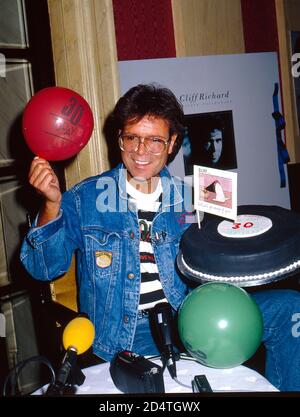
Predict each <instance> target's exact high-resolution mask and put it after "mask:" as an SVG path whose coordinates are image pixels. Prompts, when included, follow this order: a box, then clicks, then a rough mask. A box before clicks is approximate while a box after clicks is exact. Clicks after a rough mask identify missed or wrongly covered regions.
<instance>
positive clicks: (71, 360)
mask: <svg viewBox="0 0 300 417" xmlns="http://www.w3.org/2000/svg"><path fill="white" fill-rule="evenodd" d="M94 337H95V329H94V325H93V323H92V322H91V321H90V320H89V319H87V318H86V317H76V318H75V319H73V320H71V321H70V322H69V323H68V324H67V326H66V327H65V329H64V331H63V346H64V348H65V350H66V354H65V356H64V359H63V361H62V365H61V367H60V369H59V371H58V373H57V375H56V378H55V383H54V384H50V385H49V387H48V389H47V392H46V395H57V394H60V395H62V394H63V393H64V390H65V388H66V386H67V385H81V384H83V382H84V379H85V376H84V375H83V373H82V371H81V369H79V368H78V366H77V363H76V361H77V355H81V354H82V353H84V352H86V351H87V350H88V349H89V348H90V347H91V346H92V344H93V341H94ZM70 378H71V383H70Z"/></svg>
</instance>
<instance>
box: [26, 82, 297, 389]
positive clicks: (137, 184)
mask: <svg viewBox="0 0 300 417" xmlns="http://www.w3.org/2000/svg"><path fill="white" fill-rule="evenodd" d="M112 116H113V117H112V120H113V123H114V128H115V129H116V135H117V136H118V140H119V146H120V149H121V151H122V161H123V163H122V164H120V165H119V166H117V167H116V168H114V169H112V170H110V171H108V172H105V173H103V174H102V175H100V176H95V177H92V178H88V179H86V180H84V181H82V182H81V183H80V184H77V185H76V186H74V187H73V188H72V189H71V190H69V191H67V192H66V193H64V194H63V195H62V194H61V192H60V188H59V182H58V179H57V177H56V175H55V173H54V172H53V170H52V168H51V166H50V164H49V163H48V162H47V161H45V160H43V159H42V158H38V157H36V158H35V159H34V160H33V162H32V165H31V168H30V172H29V181H30V183H31V185H32V186H33V187H35V188H36V190H37V191H38V192H39V193H40V194H42V196H43V197H44V203H43V206H42V208H41V210H40V212H39V215H38V217H37V219H36V221H35V223H34V225H33V227H32V229H31V230H30V231H29V233H28V234H27V236H26V238H25V239H24V242H23V246H22V250H21V260H22V262H23V264H24V265H25V267H26V269H27V270H28V272H29V273H30V274H31V275H32V276H33V277H34V278H36V279H40V280H49V281H50V280H52V279H54V278H56V277H58V276H60V275H62V274H64V273H65V272H66V271H67V270H68V268H69V266H70V262H71V259H72V255H73V253H76V259H77V271H78V274H77V279H78V288H79V301H80V311H82V312H85V313H87V314H88V316H89V318H90V319H91V320H92V321H93V323H94V325H95V331H96V336H95V340H94V344H93V349H94V353H95V354H97V355H98V356H100V357H101V358H103V359H105V360H108V361H109V360H111V359H112V357H113V355H114V354H115V353H116V352H117V351H120V350H124V349H127V350H132V351H133V352H135V353H138V354H142V355H151V354H156V353H157V348H156V346H155V343H154V341H153V338H152V336H151V331H150V327H149V319H148V317H147V314H146V313H147V312H148V311H149V307H150V308H151V307H153V306H154V305H155V303H156V302H160V301H164V300H167V301H168V302H169V303H170V304H171V306H172V307H173V309H174V310H178V308H179V306H180V304H181V303H182V301H183V300H184V298H185V296H186V295H187V292H188V288H187V286H186V283H184V282H183V281H182V279H181V277H180V276H179V275H178V274H177V271H176V268H175V258H176V254H177V252H178V247H179V241H180V237H181V235H182V233H183V232H184V231H185V230H186V229H187V227H188V226H189V222H188V216H189V214H190V207H187V201H188V200H189V199H190V194H189V193H188V192H186V188H185V187H184V186H183V184H182V183H181V182H180V181H179V180H176V179H174V178H172V177H171V176H170V174H169V172H168V170H167V169H166V167H165V165H166V163H167V162H168V161H169V160H172V159H173V158H174V157H175V155H176V154H177V152H178V150H179V148H180V146H181V144H182V139H183V134H184V117H183V112H182V108H181V106H180V104H179V103H178V101H177V100H176V98H175V96H174V95H173V94H172V93H171V92H170V91H169V90H168V89H165V88H161V87H156V86H153V85H138V86H136V87H133V88H132V89H130V90H129V91H128V92H127V93H126V94H125V95H124V96H123V97H121V99H120V100H119V101H118V103H117V105H116V107H115V110H114V112H113V115H112ZM159 189H160V190H161V192H157V190H159ZM130 190H131V191H130ZM152 195H156V197H157V199H156V200H155V201H152V200H147V199H148V197H150V196H152ZM140 200H141V201H142V200H144V202H143V201H142V205H141V207H142V210H140V208H139V206H140V204H141V202H140ZM148 201H149V203H148ZM148 204H149V212H147V210H148ZM150 207H152V208H151V209H150ZM153 207H154V209H153ZM155 207H156V208H155ZM153 210H154V211H155V212H154V214H153ZM140 212H141V213H142V216H143V215H144V216H145V217H147V216H148V214H149V213H151V212H152V214H153V216H152V217H151V219H152V220H151V222H150V223H149V224H151V227H150V228H149V230H148V232H147V233H148V241H147V242H146V246H145V247H147V248H148V249H147V250H148V252H147V253H146V254H145V253H144V252H143V250H144V249H141V246H140V245H141V242H140V240H141V239H140V238H141V235H142V229H141V224H143V225H144V224H145V219H142V220H141V221H140V223H139V220H140V218H139V215H140ZM145 212H147V216H146V215H145ZM138 213H139V214H138ZM143 213H144V214H143ZM147 233H146V235H147ZM147 245H148V246H147ZM146 258H147V259H148V258H149V259H150V258H151V262H152V263H153V264H154V267H153V268H154V269H153V270H152V271H154V272H152V273H149V272H146V273H142V260H143V259H146ZM151 262H150V263H151ZM146 266H147V265H146ZM148 266H149V265H148ZM155 271H157V272H155ZM142 275H143V276H144V277H145V278H144V277H143V278H142V279H141V276H142ZM149 276H150V277H151V276H153V277H154V276H156V279H154V278H153V280H152V278H151V280H152V281H151V280H150V281H151V283H150V284H149V282H144V281H147V279H149ZM157 277H159V279H157ZM154 283H155V284H154ZM142 288H143V290H142ZM145 288H148V290H146V289H145ZM147 291H149V292H147ZM149 297H150V298H149ZM151 297H152V298H151ZM155 297H156V298H155ZM254 298H255V300H256V301H257V303H258V305H259V307H260V309H261V311H262V314H263V319H264V342H265V345H266V348H267V365H266V376H267V378H268V379H269V380H270V382H272V383H273V384H274V385H275V386H276V387H278V388H279V389H281V390H300V371H299V370H300V339H297V338H296V337H295V335H294V334H292V330H291V329H292V325H293V323H292V321H291V320H292V316H293V314H295V313H297V312H298V313H300V295H299V293H298V292H295V291H289V290H286V291H283V290H282V291H280V290H277V291H261V292H259V293H257V294H255V295H254ZM150 299H151V301H149V300H150ZM142 300H146V301H142ZM155 300H156V301H155ZM147 303H148V304H147ZM145 306H146V307H147V308H146V309H145V308H144V307H145Z"/></svg>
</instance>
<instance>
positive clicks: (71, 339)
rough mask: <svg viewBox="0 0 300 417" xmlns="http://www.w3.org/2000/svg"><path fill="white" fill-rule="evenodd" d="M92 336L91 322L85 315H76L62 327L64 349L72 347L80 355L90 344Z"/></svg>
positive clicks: (92, 327)
mask: <svg viewBox="0 0 300 417" xmlns="http://www.w3.org/2000/svg"><path fill="white" fill-rule="evenodd" d="M94 337H95V329H94V325H93V323H92V322H91V321H90V320H89V319H87V318H86V317H76V318H75V319H73V320H71V321H70V322H69V323H68V324H67V326H66V327H65V329H64V332H63V345H64V348H65V349H66V350H68V349H73V350H75V351H76V353H77V355H81V354H82V353H84V352H86V351H87V350H88V349H89V348H90V347H91V346H92V344H93V341H94Z"/></svg>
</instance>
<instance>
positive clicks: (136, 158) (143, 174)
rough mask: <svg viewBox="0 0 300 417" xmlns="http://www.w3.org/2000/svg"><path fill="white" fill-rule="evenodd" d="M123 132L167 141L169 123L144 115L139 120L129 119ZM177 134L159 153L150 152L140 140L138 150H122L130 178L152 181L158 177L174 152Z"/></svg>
mask: <svg viewBox="0 0 300 417" xmlns="http://www.w3.org/2000/svg"><path fill="white" fill-rule="evenodd" d="M122 134H134V135H137V136H142V137H146V136H158V137H160V138H163V139H164V140H165V141H167V140H169V124H168V122H167V121H166V120H164V119H162V118H159V117H153V116H148V115H147V116H144V117H143V118H142V119H141V120H140V121H139V122H132V123H130V121H128V122H127V123H126V124H125V126H124V129H123V131H122ZM176 137H177V135H173V136H172V137H171V138H170V141H169V142H168V144H167V146H166V147H165V149H164V151H163V152H162V153H161V154H159V155H153V154H151V153H149V152H148V151H147V150H146V148H145V146H144V144H143V143H141V142H140V144H139V146H138V148H137V150H136V151H133V152H128V151H122V160H123V163H124V165H125V167H126V168H127V171H128V174H127V175H128V179H130V178H136V179H140V180H147V181H151V178H153V177H156V176H157V175H158V174H159V173H160V171H161V170H162V168H163V167H164V166H165V165H166V163H167V159H168V155H169V154H171V153H172V150H173V146H174V143H175V140H176Z"/></svg>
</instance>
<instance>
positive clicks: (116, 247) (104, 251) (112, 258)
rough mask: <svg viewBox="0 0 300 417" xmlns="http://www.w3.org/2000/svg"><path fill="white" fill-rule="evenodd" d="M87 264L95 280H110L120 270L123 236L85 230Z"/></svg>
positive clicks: (114, 233)
mask: <svg viewBox="0 0 300 417" xmlns="http://www.w3.org/2000/svg"><path fill="white" fill-rule="evenodd" d="M84 239H85V249H86V257H87V259H86V262H87V265H88V268H89V269H90V271H91V273H92V274H93V276H94V277H95V278H97V277H98V278H108V277H111V276H112V274H114V272H115V271H118V269H119V263H120V256H121V236H120V235H119V234H118V233H117V232H105V231H103V230H100V229H91V228H90V229H84Z"/></svg>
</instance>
